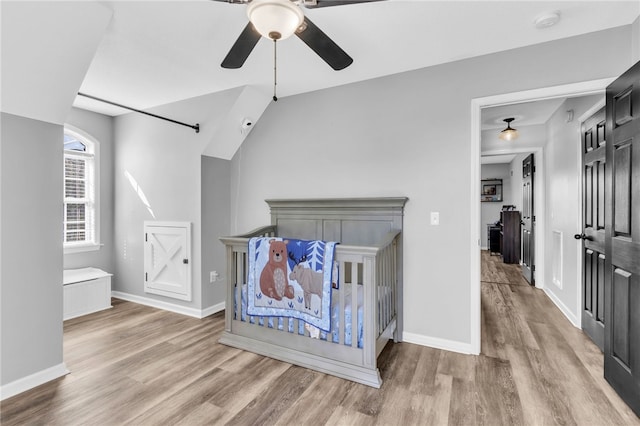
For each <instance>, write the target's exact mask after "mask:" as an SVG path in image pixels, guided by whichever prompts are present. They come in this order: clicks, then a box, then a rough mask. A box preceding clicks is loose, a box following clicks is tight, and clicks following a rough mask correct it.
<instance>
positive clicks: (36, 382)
mask: <svg viewBox="0 0 640 426" xmlns="http://www.w3.org/2000/svg"><path fill="white" fill-rule="evenodd" d="M67 374H69V370H68V369H67V366H66V364H65V363H64V362H62V363H60V364H58V365H54V366H53V367H49V368H47V369H44V370H42V371H38V372H37V373H33V374H31V375H29V376H27V377H23V378H22V379H18V380H15V381H13V382H11V383H7V384H6V385H4V386H0V401H4V400H5V399H7V398H11V397H12V396H15V395H18V394H19V393H22V392H26V391H28V390H29V389H33V388H35V387H36V386H40V385H42V384H44V383H47V382H50V381H51V380H55V379H57V378H59V377H62V376H64V375H67Z"/></svg>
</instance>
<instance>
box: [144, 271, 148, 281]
mask: <svg viewBox="0 0 640 426" xmlns="http://www.w3.org/2000/svg"><path fill="white" fill-rule="evenodd" d="M144 280H145V281H149V275H148V274H147V273H146V272H145V273H144Z"/></svg>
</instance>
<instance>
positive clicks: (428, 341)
mask: <svg viewBox="0 0 640 426" xmlns="http://www.w3.org/2000/svg"><path fill="white" fill-rule="evenodd" d="M402 341H403V342H407V343H414V344H416V345H421V346H428V347H430V348H436V349H443V350H445V351H451V352H458V353H461V354H473V355H477V354H476V353H475V352H474V351H473V350H472V348H471V343H463V342H457V341H454V340H447V339H440V338H438V337H429V336H424V335H422V334H415V333H408V332H406V331H405V332H403V333H402Z"/></svg>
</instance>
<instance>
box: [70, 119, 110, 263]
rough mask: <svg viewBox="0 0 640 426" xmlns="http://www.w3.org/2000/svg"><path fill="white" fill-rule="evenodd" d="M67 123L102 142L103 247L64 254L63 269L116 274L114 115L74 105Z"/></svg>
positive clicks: (101, 201) (101, 224)
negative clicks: (114, 238)
mask: <svg viewBox="0 0 640 426" xmlns="http://www.w3.org/2000/svg"><path fill="white" fill-rule="evenodd" d="M66 123H67V124H71V125H72V126H75V127H77V128H78V129H80V130H83V131H84V132H85V133H88V134H89V135H91V136H92V137H93V138H94V139H95V140H96V141H97V142H98V143H99V144H100V242H101V243H102V247H101V248H100V250H97V251H89V252H82V253H73V254H65V255H64V268H65V269H76V268H86V267H89V266H92V267H95V268H100V269H102V270H104V271H107V272H111V273H113V272H114V269H113V252H114V247H113V206H114V200H113V178H114V177H113V118H111V117H109V116H106V115H102V114H97V113H95V112H90V111H86V110H82V109H77V108H72V109H71V112H70V114H69V116H68V118H67V121H66ZM60 143H62V142H60Z"/></svg>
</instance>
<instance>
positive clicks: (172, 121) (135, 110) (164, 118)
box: [78, 92, 200, 133]
mask: <svg viewBox="0 0 640 426" xmlns="http://www.w3.org/2000/svg"><path fill="white" fill-rule="evenodd" d="M78 96H84V97H85V98H89V99H93V100H94V101H98V102H104V103H105V104H109V105H113V106H117V107H120V108H124V109H128V110H130V111H134V112H139V113H140V114H145V115H149V116H151V117H154V118H159V119H160V120H165V121H170V122H171V123H175V124H179V125H181V126H186V127H191V128H192V129H193V130H195V131H196V133H200V124H198V123H196V124H194V125H191V124H187V123H182V122H180V121H176V120H173V119H171V118H167V117H162V116H161V115H156V114H152V113H150V112H146V111H142V110H139V109H135V108H131V107H128V106H125V105H122V104H118V103H115V102H111V101H107V100H106V99H101V98H97V97H95V96H91V95H87V94H84V93H81V92H78Z"/></svg>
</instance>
